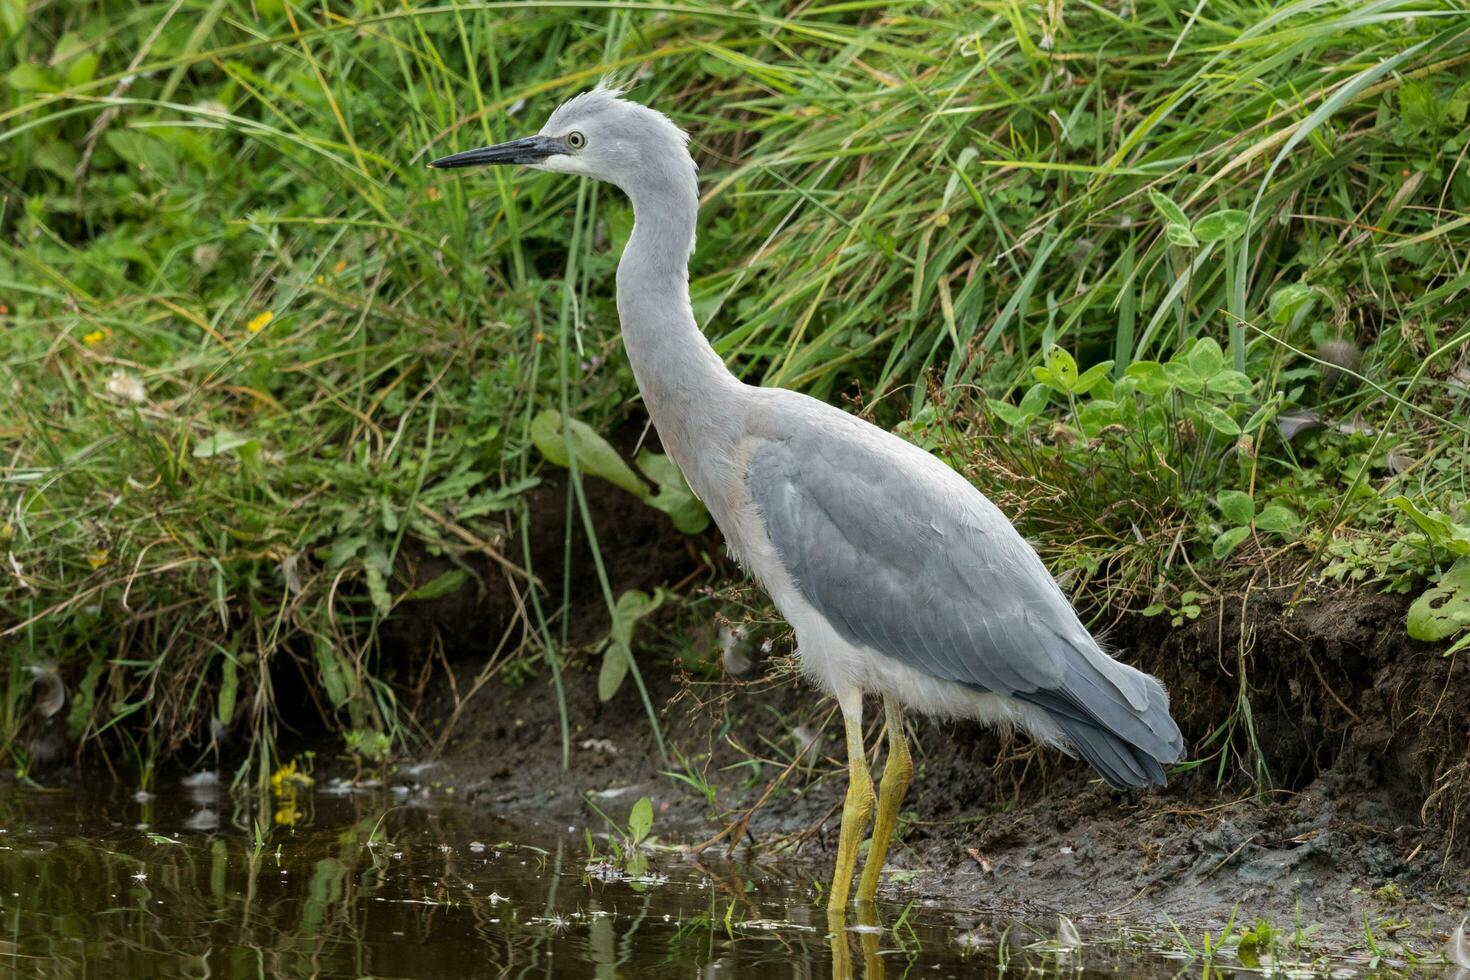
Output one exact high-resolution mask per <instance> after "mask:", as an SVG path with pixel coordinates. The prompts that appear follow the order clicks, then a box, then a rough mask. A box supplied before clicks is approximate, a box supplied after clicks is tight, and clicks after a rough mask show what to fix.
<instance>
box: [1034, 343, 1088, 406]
mask: <svg viewBox="0 0 1470 980" xmlns="http://www.w3.org/2000/svg"><path fill="white" fill-rule="evenodd" d="M1031 373H1032V374H1033V375H1035V377H1036V380H1038V381H1040V382H1041V383H1042V384H1045V385H1049V386H1051V388H1052V389H1053V390H1054V391H1060V392H1062V393H1064V394H1065V393H1067V392H1075V391H1076V385H1077V362H1076V360H1074V359H1073V357H1072V355H1071V354H1069V353H1068V352H1067V351H1066V349H1065V348H1062V347H1059V346H1057V345H1055V344H1053V345H1052V347H1051V349H1050V350H1048V351H1047V352H1046V365H1045V366H1044V367H1036V368H1032V369H1031Z"/></svg>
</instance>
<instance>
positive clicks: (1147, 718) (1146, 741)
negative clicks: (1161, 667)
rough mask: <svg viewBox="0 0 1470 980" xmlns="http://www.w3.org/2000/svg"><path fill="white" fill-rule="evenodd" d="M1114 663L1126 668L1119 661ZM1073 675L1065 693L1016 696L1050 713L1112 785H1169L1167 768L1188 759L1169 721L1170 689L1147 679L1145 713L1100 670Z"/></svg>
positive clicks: (1177, 733)
mask: <svg viewBox="0 0 1470 980" xmlns="http://www.w3.org/2000/svg"><path fill="white" fill-rule="evenodd" d="M1114 664H1116V666H1118V667H1125V665H1123V664H1117V662H1116V661H1114ZM1125 669H1129V670H1131V669H1132V668H1125ZM1070 673H1071V676H1069V678H1068V680H1069V681H1070V683H1068V684H1067V685H1066V686H1065V687H1063V688H1061V689H1059V690H1057V689H1053V690H1039V691H1031V692H1027V693H1021V692H1017V693H1016V694H1015V695H1013V696H1014V697H1016V698H1018V699H1020V700H1023V701H1029V702H1030V703H1032V704H1034V705H1036V706H1037V707H1039V708H1044V709H1045V710H1046V712H1047V714H1048V715H1050V716H1051V719H1052V720H1053V721H1054V722H1056V724H1057V727H1059V728H1060V729H1061V730H1062V734H1064V735H1065V736H1066V737H1067V741H1068V742H1069V743H1070V744H1071V746H1072V748H1073V749H1074V750H1076V752H1077V754H1078V755H1080V756H1082V758H1084V759H1086V760H1087V762H1088V763H1089V764H1090V765H1091V766H1092V768H1094V769H1096V770H1097V771H1098V773H1099V774H1100V775H1101V776H1102V777H1103V779H1105V780H1106V781H1107V783H1108V785H1109V786H1112V787H1114V788H1115V789H1137V788H1142V787H1145V786H1163V785H1164V784H1165V783H1166V782H1167V779H1166V778H1165V776H1164V767H1163V764H1164V763H1169V762H1177V761H1178V760H1179V758H1180V757H1181V756H1182V755H1183V754H1184V737H1183V736H1182V735H1181V734H1180V732H1179V726H1178V725H1176V724H1175V723H1174V719H1173V718H1171V717H1170V716H1169V696H1168V694H1167V693H1166V692H1165V691H1164V686H1163V685H1162V684H1160V683H1159V682H1158V681H1157V680H1156V679H1154V678H1152V677H1147V675H1144V676H1145V677H1146V678H1147V681H1146V683H1147V686H1146V690H1147V691H1148V706H1147V707H1146V708H1144V709H1143V710H1141V711H1140V710H1137V709H1135V708H1133V707H1132V706H1130V705H1128V704H1127V702H1126V701H1125V700H1124V699H1123V698H1121V697H1119V696H1118V695H1117V693H1116V689H1115V688H1112V685H1110V684H1107V683H1106V681H1105V679H1104V678H1103V677H1102V676H1097V675H1096V674H1095V672H1094V671H1089V670H1086V669H1084V670H1083V671H1081V672H1080V673H1081V674H1082V676H1080V677H1079V676H1078V672H1075V671H1074V672H1070ZM1088 675H1092V676H1088ZM1098 682H1102V683H1098Z"/></svg>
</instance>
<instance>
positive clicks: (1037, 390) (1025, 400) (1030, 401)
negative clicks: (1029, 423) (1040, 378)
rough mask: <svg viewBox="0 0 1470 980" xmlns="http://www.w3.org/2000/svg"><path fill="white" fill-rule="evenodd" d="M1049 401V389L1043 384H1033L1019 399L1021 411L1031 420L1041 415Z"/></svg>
mask: <svg viewBox="0 0 1470 980" xmlns="http://www.w3.org/2000/svg"><path fill="white" fill-rule="evenodd" d="M1049 401H1051V389H1050V388H1048V387H1047V386H1046V385H1044V384H1034V385H1032V386H1031V387H1030V388H1029V389H1028V390H1027V392H1026V394H1025V395H1023V396H1022V397H1021V411H1023V412H1026V413H1027V414H1029V415H1030V416H1031V417H1032V418H1035V417H1036V416H1037V415H1040V414H1041V410H1042V409H1044V408H1046V403H1047V402H1049Z"/></svg>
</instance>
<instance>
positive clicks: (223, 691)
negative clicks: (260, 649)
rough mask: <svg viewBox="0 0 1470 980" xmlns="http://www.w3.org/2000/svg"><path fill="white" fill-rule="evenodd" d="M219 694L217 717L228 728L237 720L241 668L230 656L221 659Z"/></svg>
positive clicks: (226, 655) (216, 703)
mask: <svg viewBox="0 0 1470 980" xmlns="http://www.w3.org/2000/svg"><path fill="white" fill-rule="evenodd" d="M219 670H220V680H219V694H218V695H216V696H215V702H214V703H215V717H216V718H218V719H219V723H220V724H221V725H224V726H225V727H226V728H228V727H229V726H230V723H231V722H233V721H234V720H235V696H236V694H237V693H238V692H239V690H240V666H239V664H238V663H236V662H235V658H234V657H232V656H230V655H229V654H223V655H222V656H221V657H220V665H219Z"/></svg>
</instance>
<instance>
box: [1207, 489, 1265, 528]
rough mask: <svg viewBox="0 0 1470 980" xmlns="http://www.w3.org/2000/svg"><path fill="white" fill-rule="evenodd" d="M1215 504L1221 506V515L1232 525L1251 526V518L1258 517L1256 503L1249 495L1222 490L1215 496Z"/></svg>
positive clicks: (1237, 491)
mask: <svg viewBox="0 0 1470 980" xmlns="http://www.w3.org/2000/svg"><path fill="white" fill-rule="evenodd" d="M1215 502H1216V503H1217V504H1219V506H1220V513H1221V514H1224V515H1225V519H1226V520H1227V521H1229V522H1230V523H1231V524H1249V523H1250V522H1251V518H1253V517H1255V516H1256V502H1255V501H1254V500H1252V499H1251V495H1250V494H1248V493H1242V492H1241V491H1239V490H1221V491H1220V492H1219V493H1218V494H1216V495H1215Z"/></svg>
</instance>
